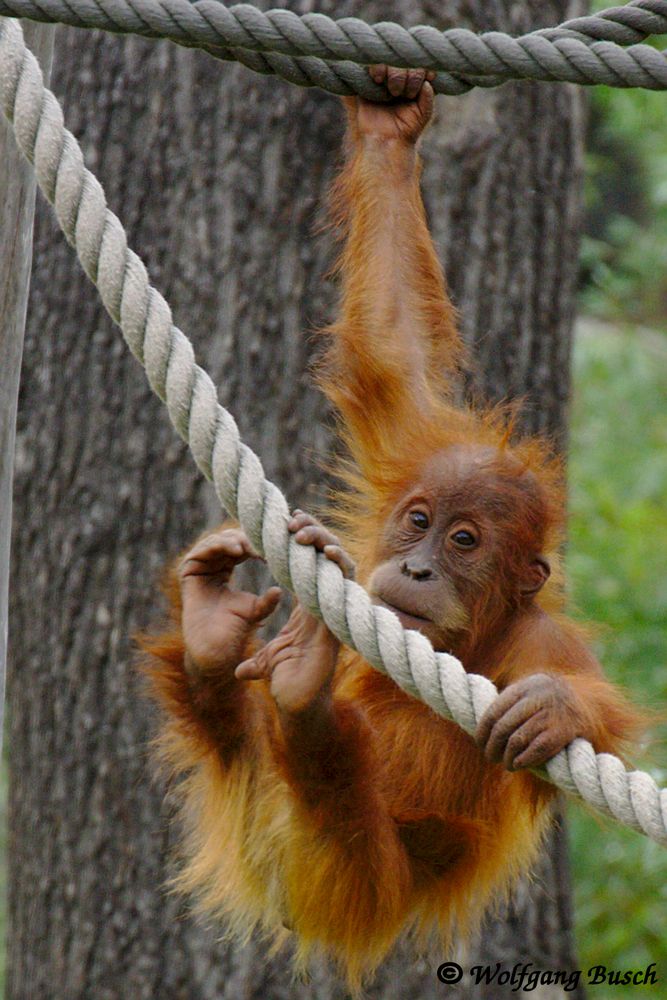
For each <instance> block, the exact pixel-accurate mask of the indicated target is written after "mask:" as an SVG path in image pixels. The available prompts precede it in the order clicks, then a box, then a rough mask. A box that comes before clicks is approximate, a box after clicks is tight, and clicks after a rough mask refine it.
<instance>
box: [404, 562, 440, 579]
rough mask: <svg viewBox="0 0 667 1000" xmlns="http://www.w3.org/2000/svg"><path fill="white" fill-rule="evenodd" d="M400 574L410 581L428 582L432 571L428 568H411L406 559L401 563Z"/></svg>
mask: <svg viewBox="0 0 667 1000" xmlns="http://www.w3.org/2000/svg"><path fill="white" fill-rule="evenodd" d="M401 573H403V575H404V576H409V577H410V578H411V579H412V580H430V578H431V577H432V576H433V570H432V569H431V568H430V567H429V566H412V565H410V563H409V562H408V560H407V559H404V560H403V562H402V563H401Z"/></svg>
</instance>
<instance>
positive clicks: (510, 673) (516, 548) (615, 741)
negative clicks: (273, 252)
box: [145, 67, 641, 986]
mask: <svg viewBox="0 0 667 1000" xmlns="http://www.w3.org/2000/svg"><path fill="white" fill-rule="evenodd" d="M371 73H372V75H373V76H374V78H375V79H377V80H378V81H380V82H385V83H386V85H387V87H388V89H389V91H390V93H391V94H392V95H393V97H394V98H395V100H394V101H393V103H390V104H386V105H374V104H369V103H367V102H365V101H362V100H358V99H350V100H348V101H347V102H346V103H347V111H348V116H349V139H348V142H349V151H348V157H347V163H346V165H345V168H344V171H343V173H342V176H341V178H340V180H339V182H338V186H337V191H336V197H335V208H336V217H337V221H338V223H339V224H340V226H341V227H342V229H343V231H344V236H345V245H344V249H343V253H342V259H341V264H340V272H341V278H342V301H341V307H340V316H339V319H338V320H337V322H336V323H335V325H334V326H333V327H332V328H331V329H330V330H329V331H328V337H329V342H330V346H329V352H328V355H327V358H326V361H325V362H324V364H323V366H322V368H321V371H320V374H319V380H320V384H321V385H322V387H323V389H324V391H325V392H326V393H327V394H328V396H329V398H330V399H331V400H332V401H333V403H334V404H335V406H336V408H337V410H338V413H339V414H340V417H341V425H342V432H343V436H344V440H345V442H346V444H347V447H348V449H349V453H350V456H351V460H352V463H353V469H352V471H350V470H349V469H348V470H346V471H345V473H344V475H345V477H346V479H347V488H346V490H345V491H344V492H343V493H341V495H340V497H339V504H338V507H339V509H338V510H337V512H336V514H337V521H338V523H339V524H340V525H342V531H341V541H340V542H339V541H338V539H337V538H336V537H334V536H333V535H332V534H331V533H330V532H329V531H328V530H327V529H326V528H324V527H322V526H321V525H319V524H318V523H317V522H315V521H313V520H312V519H311V518H309V517H308V516H307V515H306V514H304V513H302V512H300V511H297V512H295V514H294V516H293V518H292V520H291V522H290V525H289V529H290V531H291V532H293V534H294V538H295V540H296V541H297V542H298V543H300V544H303V545H312V546H315V548H316V549H318V550H319V551H321V552H323V553H324V554H325V555H326V556H327V557H328V558H330V559H332V560H334V561H335V562H337V563H338V564H339V565H340V567H341V569H342V570H343V572H344V573H346V574H348V575H350V574H351V573H352V572H353V568H354V567H356V574H357V577H358V579H359V580H360V582H361V583H363V584H364V585H365V586H366V587H367V589H368V590H369V592H370V594H371V595H372V599H373V601H374V602H375V603H376V604H378V605H381V606H382V607H385V608H389V609H390V610H392V611H393V612H395V613H396V614H397V615H398V617H399V619H400V620H401V622H402V623H403V625H404V626H405V627H406V628H409V629H417V630H419V631H420V632H422V633H423V634H424V635H425V636H427V637H428V638H429V639H430V641H431V642H432V643H433V646H434V647H435V649H437V650H444V651H448V652H451V653H453V654H454V655H456V656H457V657H459V658H460V659H461V660H462V661H463V663H464V665H465V667H466V669H467V670H469V671H470V672H475V673H480V674H484V675H486V676H487V677H489V678H491V680H493V682H494V683H495V684H496V685H497V686H498V688H499V689H500V691H501V694H500V697H499V698H498V700H497V701H496V702H495V704H494V705H492V707H491V708H490V709H489V710H488V712H487V713H486V714H485V716H484V718H483V719H482V720H481V721H480V723H479V727H478V729H477V733H476V736H475V739H472V738H471V737H469V736H468V735H466V734H465V733H464V732H462V730H460V729H459V728H458V727H457V726H456V725H455V724H453V723H452V722H449V721H446V720H445V719H442V718H439V717H438V716H436V715H435V714H434V713H433V712H432V710H431V709H429V708H428V707H427V706H426V705H424V704H422V703H420V702H418V701H416V700H415V699H413V698H411V697H410V696H409V695H407V694H405V693H404V692H403V691H401V690H400V689H399V688H398V687H397V686H396V685H395V684H394V683H393V681H391V680H390V679H389V678H387V677H386V676H383V675H381V674H379V673H377V672H375V671H374V670H373V669H371V667H370V666H369V665H368V664H367V663H365V662H364V660H363V659H362V658H361V657H360V656H359V655H358V654H357V653H354V652H351V651H350V650H348V649H344V648H341V647H340V646H339V643H338V641H337V639H336V638H335V637H334V636H333V635H332V634H331V633H330V632H329V631H328V629H327V627H326V626H325V625H324V624H322V623H321V622H319V621H317V620H315V619H314V618H313V617H311V615H310V614H309V613H308V612H307V611H306V610H304V608H302V607H300V606H299V605H298V604H297V605H296V607H295V608H294V611H293V612H292V615H291V617H290V619H289V621H288V623H287V624H286V625H285V627H284V628H283V629H282V630H281V631H280V633H279V634H278V635H277V636H276V638H274V639H273V640H271V641H270V642H269V643H267V644H266V645H264V646H262V645H261V644H260V642H259V641H258V640H257V638H256V637H255V632H256V629H257V627H258V625H260V624H261V622H263V621H264V620H265V619H266V618H267V616H268V615H270V614H271V612H272V611H273V610H274V608H275V607H276V605H277V603H278V601H279V599H280V590H279V588H277V587H272V588H271V589H269V590H268V591H267V592H266V593H265V594H263V595H261V596H256V595H254V594H250V593H245V592H243V591H239V590H236V589H234V587H233V573H234V568H235V566H237V565H238V564H239V563H241V562H243V561H244V560H246V559H253V558H256V553H254V552H253V550H252V548H251V546H250V544H249V542H248V540H247V538H246V536H245V535H244V534H243V532H242V531H241V530H239V529H238V528H237V527H231V526H230V527H224V526H223V528H221V529H220V530H219V531H217V532H214V533H213V534H210V535H208V536H207V537H205V538H204V539H202V540H201V541H199V542H197V543H196V544H195V546H194V547H193V548H192V549H191V550H190V551H189V552H188V553H187V554H186V555H185V556H184V558H183V559H182V560H181V561H180V563H179V564H178V565H177V566H176V567H175V568H174V570H173V571H172V575H171V578H170V594H171V598H172V628H171V630H170V631H168V632H166V633H165V634H163V635H161V636H157V637H156V638H154V639H151V640H146V643H145V645H146V647H147V648H148V650H149V652H150V653H151V654H152V665H151V668H150V674H151V678H152V686H153V691H154V694H155V697H156V698H157V700H158V701H159V702H160V704H161V705H162V708H163V709H164V718H163V725H162V730H161V735H160V738H159V747H160V750H161V753H162V756H163V759H164V760H165V761H166V762H167V763H168V765H169V766H170V768H171V769H172V770H173V772H174V773H176V774H177V775H180V776H181V777H182V781H181V784H180V790H181V801H182V817H183V821H184V825H185V843H184V849H183V853H184V865H183V868H182V873H181V875H180V885H181V887H182V888H183V890H185V891H189V892H194V893H195V895H197V896H198V897H199V900H200V902H201V904H202V905H203V906H204V907H205V908H207V909H208V910H210V911H213V912H216V913H218V914H219V915H221V916H222V917H224V919H225V920H226V922H227V923H228V924H229V925H230V926H231V928H232V929H233V930H235V931H237V932H239V933H241V934H247V933H249V931H250V930H251V929H252V928H254V927H259V928H261V929H263V930H265V931H266V932H268V933H269V934H271V935H280V934H284V935H287V934H288V931H287V930H286V929H285V928H289V933H291V934H292V935H293V940H294V941H295V944H296V951H297V960H301V961H303V960H305V958H306V957H307V955H308V954H309V952H310V951H311V950H312V949H313V948H320V949H323V950H324V951H325V952H327V953H329V954H331V955H332V956H333V957H334V958H335V959H337V960H338V961H339V962H340V965H341V967H342V969H343V970H344V972H345V974H346V975H347V978H348V981H349V982H350V984H351V985H352V986H357V985H358V984H359V982H360V981H361V978H362V976H363V975H365V974H368V973H370V972H372V970H373V969H374V968H375V967H376V966H377V964H378V962H379V961H380V960H381V959H382V958H383V956H384V955H385V954H386V953H387V951H388V950H389V949H390V947H391V946H392V944H393V943H394V941H395V940H396V938H397V937H398V935H399V934H400V933H401V932H402V931H405V930H408V929H412V930H414V931H416V932H417V933H418V934H419V933H421V934H423V935H425V934H427V933H428V932H429V931H430V930H431V929H433V928H434V927H435V928H436V930H438V931H439V933H440V935H441V941H442V942H443V945H442V946H441V947H444V946H445V944H444V943H445V942H446V941H447V940H448V939H449V938H451V935H452V933H453V931H454V930H456V932H457V933H463V932H465V931H466V930H469V929H470V928H471V926H472V925H473V924H474V922H475V921H476V920H478V919H479V917H480V915H481V914H482V913H483V912H484V909H485V908H486V907H487V906H488V905H489V904H490V903H491V902H492V901H493V900H494V899H497V898H499V897H500V896H502V895H503V894H504V893H505V892H506V891H507V889H508V888H509V887H510V886H511V884H512V882H513V880H514V879H515V878H516V876H517V875H519V874H520V873H521V872H523V871H525V870H526V869H527V868H528V867H529V866H530V864H531V863H532V861H533V860H534V858H535V855H536V851H537V848H538V846H539V843H540V838H541V837H542V834H543V832H544V829H545V827H546V825H547V823H548V818H549V810H548V808H547V806H548V804H549V802H550V800H551V798H552V795H553V789H552V788H551V787H550V786H548V785H547V784H546V783H545V782H543V781H541V780H540V779H539V778H538V777H537V776H536V775H534V774H533V773H531V772H530V771H527V770H526V768H531V767H535V766H537V765H539V764H542V763H543V762H544V761H546V760H547V759H548V758H549V757H551V756H553V755H554V754H555V753H556V752H557V751H559V750H560V749H562V748H563V747H564V746H566V745H567V744H568V743H569V742H570V741H571V740H572V739H574V738H575V737H577V736H583V737H585V738H586V739H588V740H590V741H591V742H592V743H593V744H594V746H595V747H596V749H597V750H598V751H610V752H618V751H619V750H621V749H622V748H623V746H624V744H625V743H626V741H628V740H630V739H631V738H632V737H633V736H634V735H635V734H636V731H637V729H638V726H639V724H640V722H641V720H640V718H639V717H638V716H637V715H636V713H635V712H634V711H633V710H632V709H631V708H630V707H629V706H628V704H627V703H626V702H625V701H624V699H623V697H622V696H621V694H620V693H619V692H618V691H617V690H615V689H614V688H613V687H612V686H611V685H610V684H609V683H607V682H606V681H605V679H604V678H603V676H602V673H601V670H600V668H599V666H598V664H597V662H596V660H595V658H594V657H593V655H592V653H591V652H590V651H589V650H588V649H587V648H586V644H585V639H584V637H583V634H582V632H581V631H580V629H579V628H578V627H577V626H576V625H574V624H573V623H572V622H570V621H568V619H567V618H565V617H564V614H563V611H562V609H563V604H564V600H563V594H562V585H561V583H560V582H559V578H558V577H559V574H557V573H553V574H551V567H554V565H557V561H558V551H559V549H560V547H561V544H562V531H563V520H564V493H563V487H562V482H561V478H562V475H561V467H560V465H559V463H558V461H557V460H555V459H554V458H553V457H551V455H550V452H549V448H548V446H547V444H546V443H545V442H542V441H540V440H538V439H534V438H533V439H524V440H514V435H513V433H512V431H511V429H508V425H507V420H506V415H505V414H504V413H503V412H502V411H500V410H498V409H471V408H470V407H468V406H465V405H458V404H457V402H456V400H457V398H458V395H459V393H458V389H459V378H460V375H459V372H460V361H461V356H462V347H461V342H460V339H459V335H458V333H457V330H456V326H455V321H454V314H453V310H452V307H451V305H450V303H449V300H448V298H447V294H446V291H445V285H444V279H443V276H442V273H441V270H440V267H439V265H438V262H437V259H436V256H435V252H434V248H433V245H432V242H431V239H430V236H429V233H428V230H427V227H426V223H425V218H424V211H423V207H422V202H421V197H420V191H419V164H418V158H417V154H416V149H415V144H416V142H417V139H418V138H419V136H420V134H421V132H422V131H423V129H424V127H425V126H426V124H427V122H428V120H429V118H430V116H431V111H432V106H433V92H432V89H431V87H430V84H429V83H428V81H427V80H426V79H425V78H426V74H425V73H424V72H422V71H412V70H410V71H407V70H392V69H387V68H386V67H372V68H371ZM348 553H349V555H348Z"/></svg>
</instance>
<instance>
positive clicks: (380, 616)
mask: <svg viewBox="0 0 667 1000" xmlns="http://www.w3.org/2000/svg"><path fill="white" fill-rule="evenodd" d="M0 105H1V106H2V110H3V112H4V114H5V116H6V118H7V120H8V121H9V123H10V125H11V127H12V129H13V131H14V136H15V138H16V141H17V144H18V146H19V148H20V149H21V151H22V153H23V154H24V155H25V157H26V158H27V159H28V161H29V162H30V163H32V164H33V166H34V170H35V174H36V177H37V182H38V184H39V187H40V188H41V190H42V192H43V193H44V195H45V196H46V198H47V199H48V201H49V202H50V203H51V204H52V205H53V207H54V209H55V213H56V217H57V219H58V222H59V224H60V226H61V228H62V230H63V232H64V233H65V236H66V238H67V240H68V241H69V243H70V244H71V245H72V246H73V247H74V248H75V249H76V252H77V254H78V257H79V260H80V261H81V265H82V266H83V269H84V271H85V272H86V274H87V275H88V277H89V278H90V280H91V281H92V282H93V283H94V284H95V285H96V286H97V289H98V291H99V293H100V295H101V298H102V301H103V303H104V306H105V308H106V309H107V311H108V313H109V315H110V316H111V317H112V319H113V320H114V321H115V322H116V323H117V324H118V325H119V326H120V328H121V331H122V333H123V336H124V338H125V340H126V342H127V344H128V347H129V348H130V350H131V351H132V353H133V354H134V356H135V357H136V358H137V360H138V361H139V362H140V363H141V364H142V365H143V366H144V367H145V369H146V375H147V377H148V381H149V383H150V385H151V388H152V389H153V391H154V392H155V393H156V394H157V395H158V396H159V398H160V399H161V400H162V401H163V402H164V403H166V406H167V410H168V412H169V416H170V417H171V420H172V422H173V424H174V427H175V428H176V430H177V431H178V433H179V434H180V435H181V437H182V438H183V439H184V440H185V441H187V443H188V445H189V446H190V449H191V451H192V454H193V456H194V458H195V461H196V463H197V465H198V466H199V468H200V469H201V471H202V472H203V474H204V475H205V476H206V477H207V479H210V480H212V481H213V483H214V486H215V489H216V492H217V494H218V497H219V498H220V502H221V504H222V506H223V507H224V508H226V509H227V510H228V511H229V512H230V513H232V514H233V515H234V516H236V517H238V519H239V521H240V523H241V525H242V526H243V528H244V530H245V531H246V533H247V534H248V537H249V538H250V540H251V542H252V544H253V545H254V546H255V548H256V549H257V550H258V551H259V552H260V553H261V554H262V555H264V556H265V558H266V560H267V563H268V565H269V568H270V569H271V572H272V573H273V575H274V577H275V578H276V580H277V581H278V582H279V583H280V584H282V586H284V587H287V588H288V589H289V590H291V591H293V593H295V594H296V595H297V597H298V598H299V600H300V601H301V603H302V604H303V605H304V606H305V607H306V608H308V610H309V611H311V612H312V613H313V614H315V615H317V616H318V617H319V618H321V619H322V620H323V621H324V622H325V623H326V624H327V626H328V627H329V628H330V629H331V631H332V632H334V633H335V635H337V636H338V638H339V639H340V640H341V641H342V642H344V643H345V644H346V645H348V646H351V647H352V648H353V649H356V650H358V652H360V653H361V655H362V656H363V657H364V659H365V660H367V661H368V662H369V663H371V664H372V665H373V666H374V667H376V669H378V670H381V671H382V672H383V673H387V674H388V675H389V676H390V677H391V678H392V680H394V681H395V682H396V684H398V685H399V687H401V688H402V689H403V690H404V691H407V692H408V694H411V695H413V696H414V697H416V698H419V699H421V700H422V701H424V702H425V703H426V704H427V705H430V707H431V708H432V709H433V710H434V711H435V712H437V713H438V714H439V715H441V716H442V717H443V718H446V719H452V720H453V721H454V722H456V723H458V725H459V726H461V727H462V728H463V729H464V730H465V731H466V732H467V733H470V734H472V733H474V731H475V729H476V726H477V722H478V720H479V719H480V718H481V716H482V715H483V713H484V711H485V710H486V709H487V708H488V707H489V705H490V704H492V702H493V701H494V699H495V698H496V697H497V691H496V689H495V687H494V686H493V684H492V683H491V682H490V681H489V680H488V679H487V678H485V677H481V676H478V675H476V674H468V673H466V671H465V669H464V667H463V665H462V664H461V663H460V662H459V661H458V660H457V659H456V658H455V657H453V656H449V655H448V654H446V653H436V652H434V650H433V647H432V646H431V644H430V643H429V641H428V639H426V638H425V637H424V636H423V635H421V634H420V633H418V632H413V631H405V630H404V629H403V628H402V626H401V624H400V622H399V620H398V618H397V617H396V616H395V615H393V614H392V613H391V612H390V611H387V610H386V609H384V608H378V607H375V606H374V605H373V604H372V603H371V601H370V598H369V596H368V594H367V593H366V591H365V590H364V589H363V588H362V587H360V586H359V585H358V584H356V583H354V582H353V581H350V580H345V579H344V578H343V575H342V573H341V571H340V569H339V567H338V566H337V565H336V564H335V563H333V562H331V561H330V560H328V559H326V558H325V557H324V556H322V555H321V554H317V553H316V552H315V551H314V549H312V548H311V547H308V546H303V545H298V544H296V542H295V541H294V539H293V537H292V536H291V535H290V533H289V531H288V529H287V522H288V519H289V508H288V505H287V501H286V499H285V497H284V496H283V494H282V493H281V492H280V490H279V489H278V488H277V487H276V486H274V485H273V483H271V482H269V481H268V480H267V479H266V477H265V475H264V471H263V469H262V465H261V462H260V460H259V459H258V458H257V456H256V455H255V454H254V453H253V452H252V451H251V450H250V448H248V447H247V445H245V444H243V442H242V441H241V440H240V437H239V432H238V428H237V426H236V423H235V421H234V418H233V417H232V415H231V414H230V413H229V412H228V411H227V410H226V409H224V407H222V406H221V405H220V404H219V403H218V399H217V392H216V389H215V386H214V385H213V382H212V381H211V379H210V378H209V376H208V375H207V374H206V372H205V371H204V370H203V369H202V368H200V367H199V366H198V365H197V364H196V363H195V360H194V352H193V349H192V345H191V344H190V341H189V340H188V339H187V337H186V336H185V334H183V333H182V332H181V330H179V329H178V327H177V326H175V325H174V323H173V321H172V315H171V310H170V308H169V306H168V304H167V303H166V301H165V300H164V298H163V297H162V296H161V295H160V293H159V292H158V291H156V289H155V288H153V287H152V286H151V284H150V282H149V279H148V274H147V271H146V268H145V267H144V265H143V263H142V261H141V260H140V259H139V257H138V256H137V255H136V254H135V253H133V251H132V250H130V249H129V248H128V246H127V239H126V236H125V232H124V230H123V227H122V225H121V223H120V222H119V220H118V218H117V217H116V216H115V215H114V214H113V212H111V211H110V210H109V209H108V208H107V205H106V199H105V196H104V191H103V190H102V187H101V185H100V183H99V182H98V181H97V180H96V178H95V177H94V176H93V174H92V173H91V172H90V171H89V170H87V169H86V167H85V166H84V163H83V154H82V152H81V149H80V147H79V145H78V143H77V141H76V139H75V138H74V136H73V135H72V134H71V132H69V131H68V130H67V129H66V128H65V126H64V123H63V114H62V109H61V107H60V105H59V104H58V101H57V100H56V98H55V97H54V95H53V94H52V93H51V92H50V91H49V90H47V89H46V88H45V87H44V84H43V80H42V74H41V70H40V68H39V65H38V63H37V60H36V59H35V58H34V56H33V55H32V53H31V52H30V51H29V50H28V49H26V47H25V43H24V41H23V32H22V30H21V26H20V25H19V24H18V23H17V22H15V21H8V20H4V19H0ZM545 776H547V777H548V778H549V780H550V781H552V782H553V783H554V784H556V785H558V787H559V788H563V789H564V790H565V791H567V792H570V793H572V794H573V795H576V796H578V797H580V798H582V799H584V800H585V801H586V802H588V803H590V804H591V805H593V806H595V807H596V808H597V809H599V810H600V811H601V812H603V813H605V814H606V815H609V816H612V817H613V818H614V819H616V820H618V821H619V822H620V823H623V824H624V825H626V826H630V827H632V828H634V829H635V830H639V831H641V832H643V833H645V834H646V835H647V836H648V837H651V838H652V839H653V840H656V841H658V842H660V843H667V790H661V789H659V788H658V786H657V785H656V783H655V781H653V779H652V778H651V777H650V775H648V774H645V773H643V772H641V771H632V772H627V771H626V770H625V767H624V766H623V764H622V762H621V761H620V760H618V758H616V757H613V756H611V755H609V754H596V753H595V751H594V749H593V747H592V746H591V745H590V743H587V742H586V741H585V740H581V739H577V740H575V741H574V742H573V743H571V744H570V745H569V746H568V747H567V748H566V749H565V750H563V751H561V752H560V753H559V754H557V755H556V757H554V758H553V759H552V760H551V761H549V762H548V764H547V765H546V769H545Z"/></svg>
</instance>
